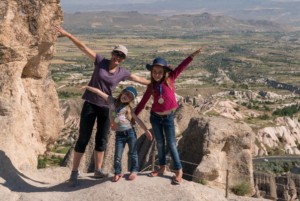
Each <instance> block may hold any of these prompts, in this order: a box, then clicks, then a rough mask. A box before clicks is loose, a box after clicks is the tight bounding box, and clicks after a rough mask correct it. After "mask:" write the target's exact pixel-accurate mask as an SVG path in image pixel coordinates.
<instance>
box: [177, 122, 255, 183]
mask: <svg viewBox="0 0 300 201" xmlns="http://www.w3.org/2000/svg"><path fill="white" fill-rule="evenodd" d="M253 142H254V133H253V131H252V129H251V128H250V127H249V126H248V125H247V124H243V123H236V122H233V121H232V120H229V119H226V118H223V117H203V118H193V119H191V121H190V123H189V126H188V128H187V130H186V131H185V132H184V133H183V137H182V138H181V140H180V141H179V150H180V157H181V159H182V160H183V161H188V162H190V163H185V162H184V163H183V166H184V170H185V172H186V173H187V174H189V175H193V180H194V181H197V182H199V181H201V180H205V181H207V182H208V183H209V184H212V185H213V186H219V187H221V188H224V186H225V183H226V170H229V183H230V184H231V185H234V184H236V183H237V182H240V181H241V179H243V180H245V181H247V182H250V183H251V184H252V185H253V172H252V171H253V168H252V156H251V148H252V146H253Z"/></svg>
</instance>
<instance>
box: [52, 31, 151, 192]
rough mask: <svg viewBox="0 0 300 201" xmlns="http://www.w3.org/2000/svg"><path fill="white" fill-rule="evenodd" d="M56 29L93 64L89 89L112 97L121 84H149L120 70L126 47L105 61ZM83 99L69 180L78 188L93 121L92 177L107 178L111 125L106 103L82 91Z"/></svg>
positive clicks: (120, 47)
mask: <svg viewBox="0 0 300 201" xmlns="http://www.w3.org/2000/svg"><path fill="white" fill-rule="evenodd" d="M56 30H57V31H58V32H59V33H60V34H61V35H62V36H65V37H68V38H69V39H70V40H71V41H72V42H73V43H74V44H75V45H76V46H77V47H78V48H79V49H80V50H81V51H82V52H83V53H84V54H86V55H87V56H88V57H89V58H90V59H91V60H92V61H94V65H95V68H94V72H93V74H92V77H91V80H90V81H89V83H88V86H91V87H95V88H98V89H100V90H101V91H103V92H104V93H106V94H108V95H112V91H113V90H114V89H115V88H116V86H117V85H118V84H119V82H120V81H124V80H131V81H135V82H138V83H140V84H144V85H147V84H149V83H150V81H148V80H146V79H145V78H142V77H138V76H137V75H134V74H131V73H130V72H129V71H128V70H126V69H125V68H122V67H120V64H121V63H122V62H124V60H125V59H126V57H127V54H128V50H127V48H126V47H125V46H123V45H116V46H115V47H114V48H113V50H112V52H111V58H110V59H106V58H104V57H103V56H102V55H100V54H97V53H96V52H94V51H93V50H91V49H90V48H88V47H87V46H86V45H85V44H84V43H82V42H81V41H80V40H79V39H77V38H76V37H75V36H73V35H72V34H70V33H69V32H67V31H65V30H64V29H62V28H61V27H56ZM82 98H83V99H84V100H85V101H84V104H83V108H82V111H81V117H80V128H79V137H78V140H77V142H76V145H75V149H74V150H75V152H74V158H73V167H72V173H71V176H70V180H69V181H70V184H71V186H76V185H77V182H78V180H77V178H78V175H79V172H78V167H79V164H80V160H81V158H82V155H83V154H84V152H85V148H86V146H87V144H88V142H89V139H90V137H91V135H92V131H93V127H94V124H95V121H96V120H97V132H96V137H95V148H94V161H95V170H94V176H95V177H97V178H103V177H108V174H107V173H105V172H103V171H102V170H101V166H102V162H103V157H104V151H105V150H106V143H107V135H108V133H109V126H110V121H109V109H108V104H107V102H106V101H105V100H104V99H103V98H102V97H100V96H98V95H97V94H95V93H93V92H91V91H88V90H86V91H85V92H84V94H83V96H82Z"/></svg>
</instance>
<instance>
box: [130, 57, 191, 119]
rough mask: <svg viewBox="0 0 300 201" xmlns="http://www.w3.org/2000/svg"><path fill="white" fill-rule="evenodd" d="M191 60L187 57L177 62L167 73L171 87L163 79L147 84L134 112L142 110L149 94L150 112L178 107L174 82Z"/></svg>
mask: <svg viewBox="0 0 300 201" xmlns="http://www.w3.org/2000/svg"><path fill="white" fill-rule="evenodd" d="M192 60H193V58H192V57H187V58H186V59H185V60H183V61H182V62H181V64H179V66H178V67H177V68H175V69H174V70H173V71H172V72H170V73H169V78H168V79H169V84H170V86H171V88H170V87H169V86H168V85H167V83H166V82H165V81H164V82H162V83H158V82H155V83H153V85H151V84H150V85H148V86H147V89H146V92H145V93H144V96H143V98H142V100H141V101H140V103H139V104H138V105H137V107H136V110H135V114H136V115H138V114H139V113H140V112H141V111H142V109H144V107H145V105H146V103H147V102H148V100H149V99H150V97H151V95H152V96H153V103H152V107H151V111H152V112H165V111H168V110H172V109H176V108H177V107H178V104H177V101H176V98H175V85H174V82H175V79H176V78H177V77H178V76H179V74H180V73H181V72H182V71H183V70H184V69H185V68H186V67H187V66H188V65H189V64H190V63H191V61H192ZM152 86H153V87H152ZM160 98H162V99H163V100H164V101H163V103H159V99H160Z"/></svg>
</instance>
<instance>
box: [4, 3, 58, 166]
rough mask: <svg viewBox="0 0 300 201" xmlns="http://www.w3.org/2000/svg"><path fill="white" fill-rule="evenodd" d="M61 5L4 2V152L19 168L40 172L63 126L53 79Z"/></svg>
mask: <svg viewBox="0 0 300 201" xmlns="http://www.w3.org/2000/svg"><path fill="white" fill-rule="evenodd" d="M58 3H59V1H58V0H51V1H50V0H44V1H36V0H35V1H29V0H22V1H16V0H2V1H1V2H0V30H1V32H0V69H1V71H0V127H1V129H0V150H3V151H4V152H5V153H6V155H7V156H8V157H9V158H10V159H11V161H12V162H13V163H14V164H15V166H16V167H17V168H26V167H36V166H37V156H38V154H42V153H44V151H45V150H46V146H47V144H48V143H49V142H52V141H53V140H54V139H56V138H57V136H58V134H59V131H60V129H61V126H62V121H61V120H62V119H61V117H60V113H59V105H58V97H57V93H56V90H55V88H54V82H53V81H52V79H51V77H50V76H49V69H48V66H49V63H50V60H51V58H52V56H53V44H54V41H55V39H56V35H55V33H54V32H53V24H60V23H61V21H62V11H61V8H60V6H59V4H58Z"/></svg>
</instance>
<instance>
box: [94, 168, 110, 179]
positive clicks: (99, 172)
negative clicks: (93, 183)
mask: <svg viewBox="0 0 300 201" xmlns="http://www.w3.org/2000/svg"><path fill="white" fill-rule="evenodd" d="M112 176H113V174H111V173H109V172H105V171H103V170H95V171H94V177H96V178H107V177H112Z"/></svg>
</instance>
